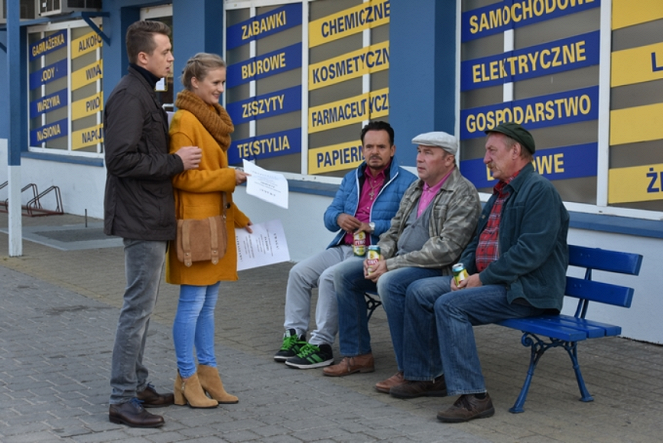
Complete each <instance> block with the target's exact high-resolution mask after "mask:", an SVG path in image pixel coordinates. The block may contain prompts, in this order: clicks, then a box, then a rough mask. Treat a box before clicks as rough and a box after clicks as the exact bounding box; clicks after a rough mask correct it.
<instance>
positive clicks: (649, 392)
mask: <svg viewBox="0 0 663 443" xmlns="http://www.w3.org/2000/svg"><path fill="white" fill-rule="evenodd" d="M23 223H24V226H26V227H29V226H34V225H49V224H50V225H53V226H62V225H67V224H80V223H82V218H81V217H75V216H69V215H65V216H52V217H41V218H27V217H24V218H23ZM6 226H7V215H6V214H0V229H2V228H6ZM7 242H8V239H7V235H6V234H3V233H0V301H1V302H0V441H1V442H3V443H5V442H7V443H9V442H42V441H43V442H51V441H53V442H56V441H71V442H108V441H122V442H125V441H126V442H155V443H156V442H189V441H191V442H309V441H319V442H372V441H387V442H409V441H410V442H434V441H454V442H484V441H490V442H659V441H660V440H661V435H663V423H661V419H660V416H661V413H662V412H663V400H662V398H663V377H661V373H662V372H663V371H662V370H663V347H661V346H657V345H652V344H646V343H640V342H635V341H631V340H626V339H621V338H607V339H601V340H590V341H589V342H586V343H582V344H581V345H580V347H579V359H580V364H581V365H582V369H583V375H584V377H585V382H586V383H587V386H588V388H589V390H590V393H591V394H592V395H593V396H594V398H595V401H594V402H591V403H582V402H580V401H578V398H579V395H578V388H577V384H576V382H575V378H574V376H573V370H572V368H571V366H570V364H569V361H568V356H567V355H566V353H565V352H564V351H563V350H559V349H556V350H551V351H549V352H548V353H546V356H545V357H544V358H543V359H542V361H541V363H540V365H539V368H538V369H537V373H536V375H535V378H534V381H533V384H532V387H531V388H530V393H529V397H528V400H527V403H526V404H525V410H526V412H525V413H524V414H515V415H514V414H510V413H509V412H508V408H509V407H510V406H511V405H512V403H513V401H514V400H515V398H516V397H517V395H518V393H519V391H520V386H521V384H522V381H523V379H524V376H525V371H526V368H527V365H528V358H529V351H528V349H526V348H524V347H523V346H522V345H520V340H519V339H520V334H519V333H518V332H516V331H512V330H509V329H507V328H500V327H497V326H483V327H478V328H475V331H476V336H477V343H478V345H479V350H480V354H481V361H482V365H483V368H484V375H485V377H486V382H487V385H488V388H489V391H490V393H491V397H492V398H493V402H494V404H495V407H496V414H495V416H494V417H492V418H490V419H486V420H475V421H473V422H470V423H465V424H456V425H446V424H442V423H439V422H437V420H436V419H435V414H436V412H437V411H438V410H439V409H443V408H445V407H447V406H448V405H449V404H450V403H452V402H453V400H454V399H453V398H424V399H414V400H398V399H395V398H391V397H390V396H388V395H385V394H380V393H378V392H376V391H375V390H374V389H373V385H374V384H375V383H376V382H377V381H379V380H381V379H384V378H386V377H389V376H391V375H392V374H393V373H394V372H395V370H396V366H395V362H394V359H393V354H392V351H391V342H390V339H389V331H388V328H387V323H386V318H385V315H384V311H382V309H378V310H377V311H376V313H375V315H374V316H373V318H372V319H371V324H370V326H371V333H372V336H373V337H372V338H373V340H372V345H373V352H374V355H375V358H376V372H374V373H371V374H356V375H351V376H348V377H344V378H328V377H324V376H322V371H321V370H306V371H301V370H295V369H289V368H287V367H285V366H284V365H283V364H278V363H275V362H274V361H273V360H272V356H273V354H274V352H275V351H276V350H277V348H278V347H279V346H280V340H281V338H280V337H281V334H282V323H283V304H284V291H285V284H286V278H287V273H288V270H289V269H290V267H291V265H292V264H290V263H283V264H279V265H274V266H269V267H265V268H260V269H254V270H249V271H243V272H241V273H240V280H239V281H238V282H232V283H227V284H225V283H224V284H223V285H222V288H221V295H220V297H219V303H218V307H217V317H216V322H217V324H216V337H217V342H216V343H217V359H218V361H219V367H220V368H221V371H222V374H223V379H224V384H225V385H226V388H227V389H228V391H229V392H232V393H234V394H236V395H238V396H239V398H240V403H239V404H237V405H222V406H220V407H219V408H218V409H213V410H193V409H189V408H187V407H176V406H172V407H169V408H164V409H157V410H154V411H158V412H159V413H162V414H163V415H164V417H165V419H166V425H165V426H163V427H162V428H158V429H134V428H129V427H126V426H123V425H116V424H113V423H110V422H109V421H108V404H107V402H108V395H109V391H110V388H109V384H108V376H109V366H110V354H111V349H112V345H113V338H114V330H115V325H116V322H117V317H118V313H119V307H120V306H121V297H122V288H123V285H124V269H123V251H122V248H119V247H112V248H102V249H85V250H71V251H62V250H58V249H54V248H51V247H48V246H45V245H42V244H37V243H32V242H29V241H24V242H23V256H22V257H15V258H9V257H7V251H8V249H7V248H8V247H7ZM291 247H292V246H291ZM643 296H644V294H637V293H636V294H635V299H634V300H635V301H634V303H637V302H638V297H643ZM649 296H651V295H649ZM176 302H177V287H176V286H172V285H168V284H166V283H163V284H162V287H161V291H160V295H159V302H158V305H157V310H156V312H155V315H154V317H153V321H152V324H151V327H150V336H149V338H148V345H147V351H146V356H145V358H146V362H147V365H148V368H149V369H150V370H151V381H152V382H153V383H154V384H155V385H156V386H157V387H158V388H159V389H171V388H172V383H173V381H174V376H175V371H176V366H175V359H174V351H173V345H172V338H171V335H170V330H171V325H172V319H173V316H174V313H175V306H176ZM334 352H335V355H336V357H337V359H338V358H339V357H340V355H339V351H338V345H337V344H336V345H335V346H334Z"/></svg>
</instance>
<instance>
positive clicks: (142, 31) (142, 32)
mask: <svg viewBox="0 0 663 443" xmlns="http://www.w3.org/2000/svg"><path fill="white" fill-rule="evenodd" d="M154 34H163V35H165V36H167V37H170V27H169V26H168V25H167V24H165V23H161V22H158V21H155V20H141V21H137V22H134V23H132V24H131V25H129V28H128V29H127V35H126V43H127V56H128V57H129V63H133V64H136V62H137V61H138V54H139V53H141V52H144V53H146V54H150V55H151V54H152V53H153V52H154V50H155V49H156V47H157V44H156V42H155V41H154Z"/></svg>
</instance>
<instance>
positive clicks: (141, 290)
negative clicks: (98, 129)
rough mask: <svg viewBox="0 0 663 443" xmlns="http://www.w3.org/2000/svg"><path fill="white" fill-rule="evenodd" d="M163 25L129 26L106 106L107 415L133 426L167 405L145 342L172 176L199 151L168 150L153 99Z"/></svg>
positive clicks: (165, 58)
mask: <svg viewBox="0 0 663 443" xmlns="http://www.w3.org/2000/svg"><path fill="white" fill-rule="evenodd" d="M169 36H170V28H169V27H168V26H167V25H165V24H163V23H160V22H156V21H140V22H136V23H133V24H132V25H131V26H129V28H128V30H127V36H126V44H127V55H128V57H129V62H130V65H129V72H128V74H127V75H125V76H124V77H123V78H122V80H120V82H119V83H118V85H117V86H116V87H115V89H114V90H113V92H112V93H111V95H110V97H109V98H108V101H107V102H106V106H105V116H104V129H105V156H106V169H107V176H106V193H105V198H104V232H105V233H106V234H108V235H116V236H119V237H122V238H123V239H124V256H125V268H126V272H125V273H126V276H127V285H126V289H125V293H124V305H123V307H122V311H121V312H120V318H119V320H118V325H117V333H116V336H115V346H114V348H113V357H112V366H111V387H112V393H111V397H110V408H109V419H110V421H111V422H113V423H123V424H126V425H129V426H134V427H158V426H161V425H163V423H164V420H163V417H161V416H159V415H154V414H150V413H149V412H147V411H145V409H144V407H159V406H168V405H170V404H172V403H173V394H159V393H157V391H156V390H155V389H154V387H153V386H152V385H150V384H148V382H147V375H148V371H147V368H146V367H145V366H144V365H143V362H142V360H143V352H144V350H145V339H146V337H147V329H148V326H149V322H150V316H151V315H152V311H153V309H154V306H155V304H156V299H157V292H158V290H159V282H160V281H161V272H162V269H163V264H164V260H165V253H166V244H167V242H168V240H171V239H173V238H175V231H176V220H175V208H174V202H173V188H172V184H171V178H172V177H173V176H174V175H176V174H179V173H180V172H182V171H184V170H187V169H193V168H197V167H198V164H199V162H200V158H201V154H200V149H199V148H198V147H195V146H188V147H185V148H182V149H181V150H179V151H178V152H176V153H175V154H172V155H169V154H168V118H167V116H166V113H165V112H164V110H163V109H162V108H161V106H160V105H159V103H158V102H157V100H156V94H155V92H154V87H155V85H156V82H157V81H158V80H159V79H160V78H162V77H166V76H167V75H168V73H169V72H170V70H171V67H172V63H173V60H174V58H173V55H172V52H171V44H170V37H169Z"/></svg>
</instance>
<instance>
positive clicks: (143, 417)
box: [108, 398, 164, 428]
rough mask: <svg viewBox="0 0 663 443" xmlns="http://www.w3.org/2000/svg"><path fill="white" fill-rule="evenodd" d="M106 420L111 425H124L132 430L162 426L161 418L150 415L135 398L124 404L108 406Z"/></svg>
mask: <svg viewBox="0 0 663 443" xmlns="http://www.w3.org/2000/svg"><path fill="white" fill-rule="evenodd" d="M108 419H109V420H110V421H111V423H118V424H125V425H127V426H131V427H134V428H158V427H159V426H162V425H163V424H164V420H163V417H162V416H160V415H154V414H150V413H149V412H147V411H146V410H145V408H143V406H142V405H141V403H140V401H138V400H137V399H135V398H133V399H131V400H130V401H128V402H126V403H120V404H117V405H110V407H109V408H108Z"/></svg>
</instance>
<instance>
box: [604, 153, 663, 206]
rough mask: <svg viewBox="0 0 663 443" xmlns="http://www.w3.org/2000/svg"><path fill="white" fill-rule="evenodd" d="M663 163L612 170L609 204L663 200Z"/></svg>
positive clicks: (609, 178) (609, 182)
mask: <svg viewBox="0 0 663 443" xmlns="http://www.w3.org/2000/svg"><path fill="white" fill-rule="evenodd" d="M662 181H663V163H659V164H656V165H645V166H634V167H631V168H619V169H610V171H608V203H610V204H612V203H630V202H644V201H652V200H663V183H662Z"/></svg>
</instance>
